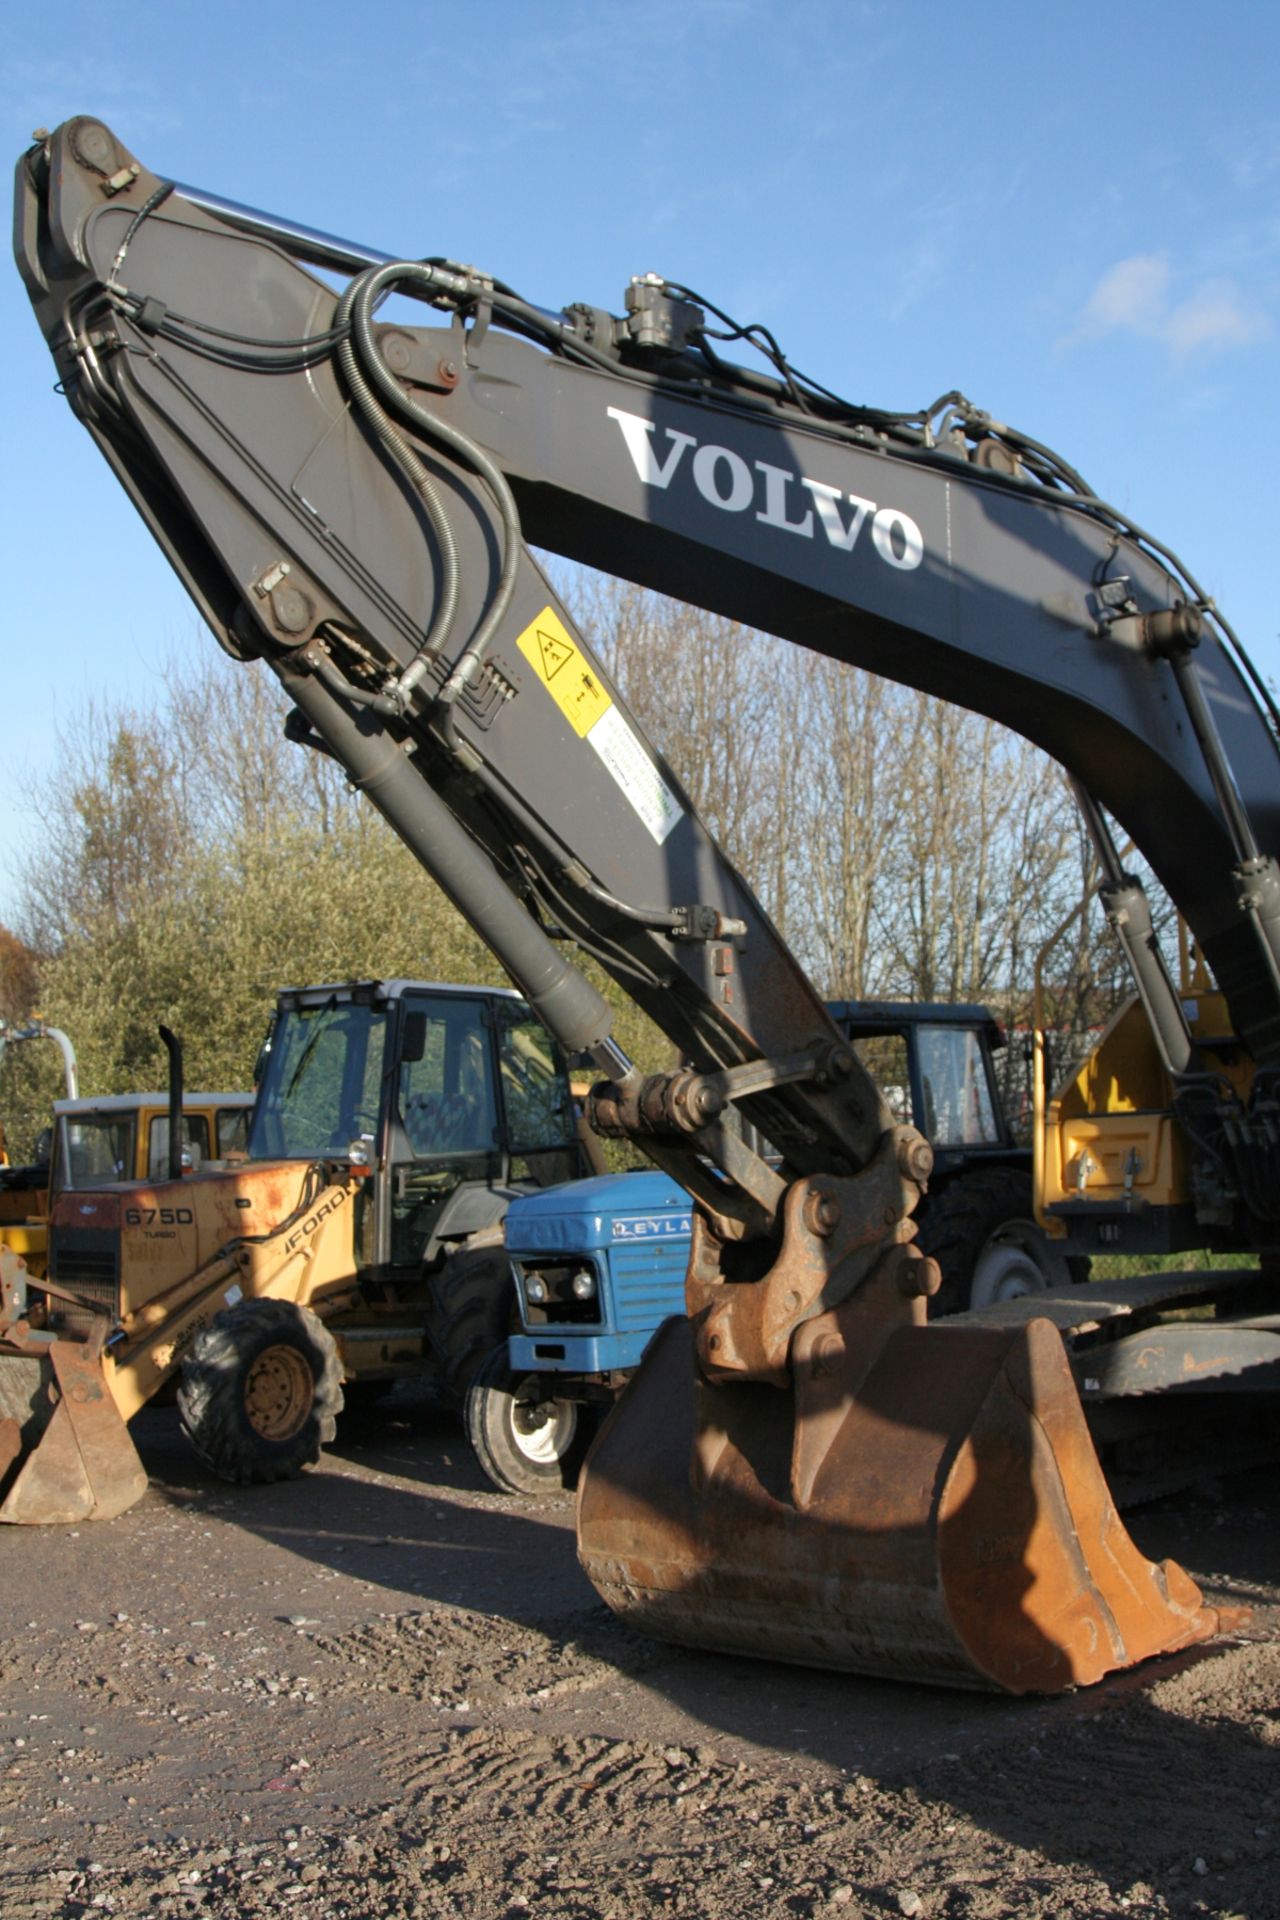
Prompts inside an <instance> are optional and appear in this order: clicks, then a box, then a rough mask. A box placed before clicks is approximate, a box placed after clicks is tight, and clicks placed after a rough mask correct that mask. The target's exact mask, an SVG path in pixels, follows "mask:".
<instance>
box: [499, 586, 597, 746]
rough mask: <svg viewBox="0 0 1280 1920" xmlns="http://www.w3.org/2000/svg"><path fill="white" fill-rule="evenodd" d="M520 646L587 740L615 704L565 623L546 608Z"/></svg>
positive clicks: (519, 640)
mask: <svg viewBox="0 0 1280 1920" xmlns="http://www.w3.org/2000/svg"><path fill="white" fill-rule="evenodd" d="M516 645H517V646H518V647H519V649H520V651H521V653H522V654H523V655H524V657H525V659H526V660H527V661H528V662H529V665H530V666H531V667H532V668H533V670H534V672H535V673H536V674H537V676H538V678H539V680H541V682H542V684H543V686H544V687H545V688H546V689H547V692H548V693H549V694H550V695H551V698H552V699H553V700H554V701H555V703H556V705H557V706H558V707H559V709H560V711H561V713H562V714H563V715H564V717H565V719H566V720H567V721H568V722H569V725H570V726H571V727H572V728H573V730H574V732H575V733H576V734H578V736H579V737H580V738H583V739H585V738H586V736H587V734H589V733H590V731H591V729H592V727H594V725H595V724H596V721H597V720H599V719H600V718H601V716H602V715H603V714H606V713H607V712H608V711H609V709H610V707H611V706H612V705H613V701H612V699H611V698H610V696H609V695H608V694H607V693H606V692H605V690H604V688H603V687H602V686H601V684H600V679H599V676H598V675H597V673H596V670H595V668H594V667H593V666H592V665H591V664H590V663H589V661H587V660H586V659H585V658H584V656H583V654H582V651H581V649H580V648H579V647H578V645H577V642H576V641H574V640H572V639H571V638H570V636H569V632H568V629H567V628H566V627H565V624H564V621H563V620H561V618H560V617H559V615H558V614H557V613H555V612H554V611H553V609H552V608H551V607H544V608H543V610H542V612H541V613H540V614H539V615H538V617H537V619H536V620H533V621H531V622H530V623H529V625H528V626H527V627H526V628H525V630H524V632H523V633H522V634H521V635H520V638H519V639H518V640H517V641H516Z"/></svg>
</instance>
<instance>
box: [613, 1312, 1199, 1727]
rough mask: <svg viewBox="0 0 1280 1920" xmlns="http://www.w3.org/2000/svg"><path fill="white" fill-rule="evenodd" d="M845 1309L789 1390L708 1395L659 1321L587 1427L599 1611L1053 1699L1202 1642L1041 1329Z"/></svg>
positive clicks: (809, 1335) (823, 1662)
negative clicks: (606, 1413) (639, 1361)
mask: <svg viewBox="0 0 1280 1920" xmlns="http://www.w3.org/2000/svg"><path fill="white" fill-rule="evenodd" d="M855 1316H856V1303H855V1302H854V1301H850V1302H846V1303H845V1305H844V1307H841V1308H837V1309H836V1310H835V1311H834V1312H831V1313H827V1314H824V1315H822V1316H821V1318H820V1319H819V1320H816V1321H811V1322H809V1323H808V1324H807V1325H806V1326H805V1327H803V1328H801V1330H800V1333H799V1334H798V1335H797V1337H796V1340H795V1342H794V1345H793V1366H792V1375H793V1384H792V1386H791V1388H790V1389H789V1390H783V1389H778V1388H776V1387H771V1386H768V1385H764V1384H758V1383H741V1384H739V1383H733V1384H729V1385H717V1386H711V1385H708V1384H707V1382H706V1381H705V1380H704V1379H702V1378H701V1377H700V1376H699V1374H698V1371H697V1367H696V1362H695V1358H694V1345H693V1338H694V1336H693V1327H692V1323H690V1322H688V1321H679V1320H674V1321H669V1322H668V1323H667V1324H666V1326H665V1327H664V1328H662V1329H661V1330H660V1332H659V1334H658V1335H657V1337H656V1338H655V1340H654V1341H653V1343H652V1344H651V1346H650V1349H649V1353H648V1355H647V1356H646V1358H645V1361H644V1363H643V1366H642V1367H641V1369H640V1372H639V1373H638V1375H637V1377H636V1379H635V1380H634V1381H633V1382H632V1384H631V1386H630V1387H629V1388H628V1390H627V1392H626V1394H625V1395H624V1396H623V1398H622V1400H621V1402H620V1403H619V1405H618V1407H617V1409H616V1410H615V1412H614V1414H613V1416H612V1418H611V1419H610V1420H609V1422H608V1423H607V1425H606V1426H605V1427H604V1429H603V1430H602V1432H601V1433H600V1435H599V1437H598V1439H597V1441H596V1444H595V1446H594V1448H593V1450H592V1452H591V1454H590V1456H589V1458H588V1461H587V1466H586V1470H585V1473H584V1476H583V1480H582V1482H581V1485H580V1489H579V1496H578V1550H579V1555H580V1557H581V1560H582V1563H583V1566H584V1567H585V1569H586V1571H587V1574H588V1575H589V1577H590V1579H591V1580H592V1581H593V1583H594V1584H595V1586H596V1588H597V1589H598V1591H599V1592H600V1594H601V1595H602V1596H603V1598H604V1599H605V1600H606V1601H607V1602H608V1603H609V1605H610V1606H611V1607H612V1608H613V1609H614V1611H615V1612H616V1613H618V1614H620V1615H621V1616H622V1617H623V1618H624V1619H626V1620H627V1621H628V1622H629V1623H630V1624H632V1625H634V1626H636V1627H639V1628H642V1629H643V1630H644V1631H645V1632H647V1633H653V1634H655V1635H657V1636H659V1637H660V1638H663V1639H668V1640H675V1641H680V1642H683V1643H686V1644H689V1645H692V1646H698V1647H709V1648H714V1649H717V1650H719V1651H722V1652H727V1653H739V1654H752V1655H755V1656H758V1657H760V1658H764V1659H775V1660H789V1661H795V1662H798V1663H800V1664H802V1665H806V1666H816V1667H832V1668H838V1669H847V1670H851V1671H853V1672H855V1673H868V1674H883V1675H888V1676H892V1677H895V1678H901V1679H911V1680H928V1681H940V1682H942V1683H944V1684H947V1685H952V1686H965V1687H984V1688H996V1689H1003V1690H1006V1691H1008V1692H1011V1693H1028V1692H1036V1693H1053V1692H1058V1691H1060V1690H1062V1689H1063V1688H1068V1687H1073V1686H1084V1685H1088V1684H1089V1683H1090V1682H1091V1681H1094V1680H1097V1679H1099V1678H1101V1676H1102V1675H1103V1674H1105V1673H1109V1672H1112V1671H1113V1670H1115V1669H1117V1668H1121V1667H1129V1666H1132V1665H1134V1664H1135V1663H1136V1662H1137V1661H1140V1660H1144V1659H1147V1658H1149V1657H1150V1656H1151V1655H1153V1654H1160V1653H1170V1652H1172V1651H1174V1650H1175V1649H1177V1648H1181V1647H1186V1646H1188V1645H1191V1644H1192V1643H1194V1642H1196V1641H1200V1640H1204V1639H1206V1638H1208V1637H1209V1636H1210V1635H1211V1634H1212V1633H1213V1632H1214V1631H1215V1630H1216V1628H1217V1624H1218V1622H1217V1617H1216V1615H1215V1614H1214V1613H1213V1612H1212V1611H1210V1610H1209V1609H1207V1608H1205V1607H1204V1606H1203V1605H1202V1602H1201V1596H1200V1593H1199V1590H1198V1589H1197V1587H1196V1586H1195V1584H1194V1583H1193V1582H1192V1580H1191V1579H1190V1578H1189V1577H1188V1576H1187V1574H1185V1573H1184V1572H1183V1571H1182V1569H1181V1568H1180V1567H1178V1566H1176V1565H1175V1564H1174V1563H1173V1562H1172V1561H1165V1562H1164V1563H1163V1564H1162V1565H1159V1566H1156V1565H1153V1564H1152V1563H1151V1562H1150V1561H1148V1560H1146V1559H1144V1557H1143V1556H1142V1555H1141V1554H1140V1553H1139V1552H1138V1550H1137V1548H1136V1547H1135V1546H1134V1544H1133V1542H1132V1541H1131V1540H1130V1538H1129V1535H1128V1533H1127V1532H1126V1530H1125V1528H1124V1527H1123V1525H1122V1524H1121V1521H1120V1519H1119V1516H1118V1515H1117V1513H1116V1511H1115V1508H1114V1506H1113V1504H1112V1502H1111V1499H1110V1496H1109V1494H1108V1491H1107V1486H1106V1482H1105V1480H1104V1478H1103V1475H1102V1470H1101V1468H1100V1466H1099V1464H1098V1459H1097V1455H1096V1454H1095V1452H1094V1449H1093V1444H1092V1441H1091V1440H1090V1438H1089V1433H1088V1429H1087V1427H1086V1425H1085V1420H1084V1414H1083V1412H1082V1410H1081V1407H1080V1402H1079V1399H1078V1397H1077V1394H1076V1389H1075V1385H1074V1382H1073V1380H1072V1377H1071V1371H1070V1367H1069V1365H1068V1362H1067V1357H1066V1352H1065V1349H1064V1348H1063V1344H1062V1340H1061V1337H1060V1336H1059V1334H1058V1332H1057V1330H1056V1328H1054V1327H1053V1326H1052V1325H1051V1324H1050V1323H1049V1322H1048V1321H1047V1320H1037V1321H1032V1322H1031V1323H1030V1324H1029V1325H1027V1326H1025V1327H1021V1328H1016V1329H1014V1330H1011V1331H1009V1330H1005V1329H988V1328H977V1327H967V1328H966V1327H964V1326H963V1325H947V1324H946V1323H945V1322H942V1323H936V1324H934V1325H932V1326H924V1325H909V1326H903V1327H899V1328H898V1329H897V1330H896V1331H894V1332H892V1333H890V1334H889V1335H888V1337H887V1338H886V1339H885V1340H884V1342H883V1344H882V1345H881V1346H880V1347H879V1350H878V1352H877V1353H876V1355H875V1357H874V1359H873V1360H872V1361H871V1363H870V1365H869V1366H868V1364H867V1360H866V1355H865V1351H864V1352H863V1353H862V1354H861V1355H859V1352H858V1347H857V1342H856V1340H853V1339H850V1340H848V1341H847V1342H846V1339H845V1334H846V1333H850V1334H851V1333H853V1332H854V1330H855V1326H856V1319H855Z"/></svg>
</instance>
